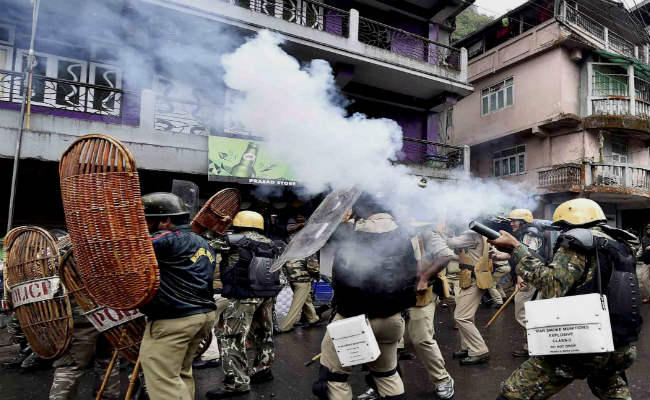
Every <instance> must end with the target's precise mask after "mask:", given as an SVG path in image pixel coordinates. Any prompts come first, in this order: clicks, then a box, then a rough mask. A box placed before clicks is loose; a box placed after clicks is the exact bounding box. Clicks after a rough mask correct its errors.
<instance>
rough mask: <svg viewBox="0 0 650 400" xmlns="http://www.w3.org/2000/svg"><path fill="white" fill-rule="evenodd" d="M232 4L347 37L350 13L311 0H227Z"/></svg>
mask: <svg viewBox="0 0 650 400" xmlns="http://www.w3.org/2000/svg"><path fill="white" fill-rule="evenodd" d="M227 1H229V2H230V3H231V4H235V5H237V6H240V7H244V8H248V9H250V10H252V11H255V12H258V13H262V14H266V15H269V16H272V17H276V18H280V19H283V20H285V21H288V22H293V23H295V24H298V25H302V26H306V27H309V28H312V29H316V30H319V31H325V32H329V33H332V34H335V35H338V36H343V37H347V36H348V32H349V26H350V13H349V12H348V11H345V10H341V9H338V8H336V7H332V6H329V5H327V4H323V3H320V2H316V1H311V0H276V1H268V0H227Z"/></svg>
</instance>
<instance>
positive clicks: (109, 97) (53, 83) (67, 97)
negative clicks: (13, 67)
mask: <svg viewBox="0 0 650 400" xmlns="http://www.w3.org/2000/svg"><path fill="white" fill-rule="evenodd" d="M26 85H27V82H26V80H25V74H23V73H22V72H13V71H5V70H0V103H22V101H23V95H24V93H25V92H26V91H27V89H26V87H25V86H26ZM123 94H124V92H123V91H122V90H121V89H116V88H110V87H106V86H97V85H92V84H89V83H81V82H75V81H69V80H65V79H57V78H50V77H47V76H39V75H34V77H33V79H32V93H31V104H32V106H35V107H46V108H50V109H53V110H65V111H73V112H82V113H88V114H96V115H101V116H107V117H115V118H120V117H121V116H122V100H123V99H122V97H123Z"/></svg>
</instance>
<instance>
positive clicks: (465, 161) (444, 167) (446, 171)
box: [396, 137, 469, 178]
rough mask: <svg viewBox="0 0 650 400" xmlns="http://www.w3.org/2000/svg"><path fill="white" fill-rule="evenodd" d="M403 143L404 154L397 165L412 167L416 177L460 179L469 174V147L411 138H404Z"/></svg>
mask: <svg viewBox="0 0 650 400" xmlns="http://www.w3.org/2000/svg"><path fill="white" fill-rule="evenodd" d="M402 142H403V143H402V152H401V153H400V154H399V158H398V160H397V161H396V163H398V164H403V165H407V166H409V167H411V170H412V171H413V172H414V173H415V174H416V175H422V176H428V177H433V178H460V177H463V176H465V175H466V174H469V148H467V147H460V146H451V145H448V144H442V143H436V142H432V141H429V140H423V139H415V138H409V137H404V138H402ZM466 157H467V158H466Z"/></svg>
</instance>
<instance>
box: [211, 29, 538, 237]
mask: <svg viewBox="0 0 650 400" xmlns="http://www.w3.org/2000/svg"><path fill="white" fill-rule="evenodd" d="M281 44H282V40H281V38H280V37H279V36H277V35H275V34H272V33H270V32H268V31H262V32H260V33H259V34H258V35H257V36H256V37H255V38H253V39H250V40H249V41H247V42H246V43H245V44H243V45H242V46H241V47H239V48H238V49H237V50H236V51H235V52H233V53H230V54H227V55H225V56H224V57H223V58H222V64H223V67H224V70H225V75H224V81H225V83H226V85H227V86H228V87H230V88H232V89H235V90H237V91H239V93H240V94H241V95H240V96H239V97H237V98H236V100H235V101H233V103H232V104H231V105H230V109H229V110H228V112H229V113H231V117H232V119H233V120H235V121H237V122H239V123H241V124H242V125H243V126H244V127H245V128H246V129H248V130H250V131H251V132H254V133H255V135H258V136H262V137H264V139H265V149H267V150H268V151H269V152H270V153H271V154H272V155H273V156H274V157H276V158H277V159H279V160H282V161H284V162H286V163H287V164H288V165H290V166H291V168H292V170H293V172H294V174H295V176H296V179H297V180H298V182H299V183H300V184H301V185H304V188H305V190H306V191H307V193H309V194H313V195H315V194H318V193H321V192H323V191H325V190H327V189H344V188H348V187H350V186H352V185H356V186H358V187H359V188H361V189H362V190H364V191H368V192H370V193H378V194H380V196H381V198H382V201H383V202H385V204H386V205H387V206H388V207H389V208H390V209H392V210H393V212H394V214H396V216H397V218H398V219H399V220H410V219H416V220H425V221H433V220H436V219H439V218H440V217H445V218H446V219H448V220H454V221H462V222H461V223H462V224H466V223H467V222H469V220H470V219H471V218H473V217H477V216H480V215H489V214H496V213H499V212H503V211H504V210H507V209H509V208H510V207H512V206H518V207H528V208H534V202H533V200H532V199H531V197H530V195H529V193H530V191H528V190H526V188H524V187H521V186H517V185H514V184H510V183H507V182H503V181H500V182H498V183H497V182H491V181H485V180H480V179H465V180H450V181H434V180H431V181H430V183H429V184H428V186H427V187H426V188H424V189H423V188H421V187H418V185H417V178H416V177H415V176H413V175H412V174H411V173H410V172H409V169H408V167H406V166H404V165H400V164H394V163H392V162H391V161H390V160H397V159H398V153H399V152H400V150H401V148H402V131H401V128H400V127H399V125H398V124H397V123H396V122H395V121H392V120H388V119H371V118H368V117H366V116H365V115H362V114H354V115H351V116H347V113H346V110H345V108H344V105H345V104H344V100H342V96H341V95H340V92H339V91H338V89H337V87H336V85H335V83H334V75H333V73H332V68H331V67H330V65H329V64H328V63H327V62H326V61H323V60H313V61H311V62H310V63H307V64H305V65H301V64H300V63H299V62H298V60H296V59H295V58H293V57H291V56H289V55H288V54H287V53H285V52H284V51H283V50H282V48H281V47H280V45H281ZM465 226H466V225H465Z"/></svg>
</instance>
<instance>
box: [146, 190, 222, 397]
mask: <svg viewBox="0 0 650 400" xmlns="http://www.w3.org/2000/svg"><path fill="white" fill-rule="evenodd" d="M142 203H143V204H144V213H145V217H146V218H147V225H148V227H149V231H150V232H152V233H153V236H152V238H151V241H152V244H153V248H154V252H155V254H156V259H157V261H158V267H159V270H160V288H159V289H158V292H157V293H156V295H155V296H154V298H153V299H152V300H151V301H150V302H149V303H147V304H146V305H144V306H143V307H141V308H140V311H141V312H142V313H143V314H145V315H146V316H147V318H148V322H147V326H146V329H145V332H144V337H143V338H142V344H141V345H140V361H141V364H142V370H143V372H144V376H145V382H146V385H147V392H148V394H149V397H150V398H151V399H152V400H167V399H182V400H193V399H194V379H193V377H192V360H193V359H194V355H195V354H196V349H197V348H198V346H199V345H200V343H201V341H202V340H203V339H204V338H205V337H207V336H208V335H209V334H210V329H211V328H212V326H214V321H215V318H216V317H215V311H214V310H215V309H216V305H215V304H214V300H213V299H212V293H213V290H212V280H213V276H214V269H215V254H214V251H212V249H211V248H210V246H209V245H208V243H207V242H206V241H205V240H204V239H203V238H201V237H200V236H198V235H196V234H195V233H193V232H192V230H191V229H190V226H189V209H188V208H187V206H186V205H185V203H184V202H183V200H181V199H180V198H179V197H178V196H176V195H174V194H171V193H151V194H148V195H146V196H143V197H142Z"/></svg>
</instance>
